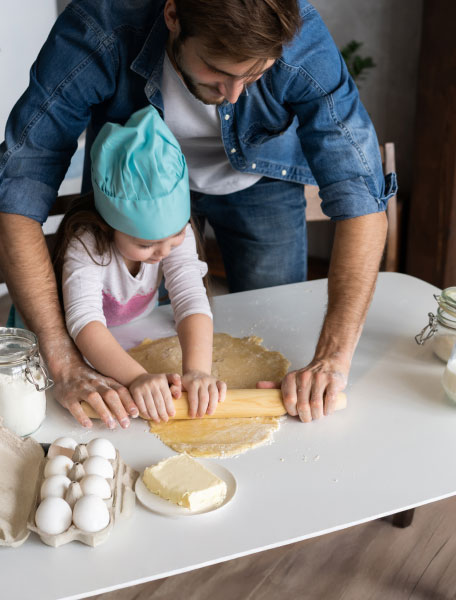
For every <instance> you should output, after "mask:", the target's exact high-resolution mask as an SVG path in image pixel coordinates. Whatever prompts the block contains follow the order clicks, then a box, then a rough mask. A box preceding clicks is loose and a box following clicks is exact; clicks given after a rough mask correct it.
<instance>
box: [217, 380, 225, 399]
mask: <svg viewBox="0 0 456 600" xmlns="http://www.w3.org/2000/svg"><path fill="white" fill-rule="evenodd" d="M217 389H218V392H219V398H218V401H219V402H224V401H225V398H226V383H225V382H224V381H217Z"/></svg>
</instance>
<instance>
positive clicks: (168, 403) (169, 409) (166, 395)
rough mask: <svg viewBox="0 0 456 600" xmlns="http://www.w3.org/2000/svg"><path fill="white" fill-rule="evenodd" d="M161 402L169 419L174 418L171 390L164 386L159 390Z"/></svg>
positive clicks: (174, 410)
mask: <svg viewBox="0 0 456 600" xmlns="http://www.w3.org/2000/svg"><path fill="white" fill-rule="evenodd" d="M161 392H162V396H163V401H164V403H165V410H166V414H167V416H169V417H174V415H175V414H176V409H175V408H174V402H173V396H172V394H171V388H169V387H168V386H164V387H163V388H162V390H161Z"/></svg>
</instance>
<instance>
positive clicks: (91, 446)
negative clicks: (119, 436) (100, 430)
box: [87, 438, 116, 460]
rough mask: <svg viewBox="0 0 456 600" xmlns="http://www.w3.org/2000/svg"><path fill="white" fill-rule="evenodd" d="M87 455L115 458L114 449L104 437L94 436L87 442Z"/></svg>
mask: <svg viewBox="0 0 456 600" xmlns="http://www.w3.org/2000/svg"><path fill="white" fill-rule="evenodd" d="M87 452H88V453H89V456H102V457H103V458H106V459H108V460H115V458H116V449H115V448H114V446H113V445H112V443H111V442H110V441H109V440H107V439H106V438H95V439H93V440H90V442H89V443H88V444H87Z"/></svg>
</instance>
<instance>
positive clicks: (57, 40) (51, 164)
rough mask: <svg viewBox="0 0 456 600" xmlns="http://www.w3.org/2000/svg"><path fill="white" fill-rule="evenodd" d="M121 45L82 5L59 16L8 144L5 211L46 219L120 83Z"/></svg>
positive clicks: (2, 191)
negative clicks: (95, 113) (94, 111)
mask: <svg viewBox="0 0 456 600" xmlns="http://www.w3.org/2000/svg"><path fill="white" fill-rule="evenodd" d="M115 79H116V76H115V66H114V61H113V49H112V47H111V46H110V45H109V44H108V43H107V42H106V39H104V38H103V33H102V32H100V31H99V30H97V31H95V30H94V29H93V28H91V27H90V26H89V23H88V22H87V20H85V19H84V18H83V14H82V13H81V11H80V10H79V9H78V6H77V5H75V6H73V5H70V6H69V7H68V8H67V9H66V10H65V11H64V12H63V13H62V15H61V16H60V17H59V19H58V20H57V21H56V23H55V25H54V27H53V29H52V31H51V33H50V35H49V37H48V39H47V41H46V43H45V44H44V46H43V48H42V49H41V51H40V53H39V55H38V58H37V60H36V61H35V63H34V64H33V66H32V68H31V71H30V82H29V86H28V88H27V90H26V91H25V92H24V94H23V95H22V97H21V98H20V99H19V101H18V102H17V103H16V105H15V106H14V108H13V110H12V112H11V114H10V117H9V119H8V121H7V125H6V130H5V140H4V142H3V143H2V144H1V145H0V212H7V213H15V214H20V215H24V216H27V217H30V218H32V219H34V220H36V221H39V222H40V223H43V222H44V221H45V220H46V218H47V215H48V213H49V210H50V207H51V206H52V204H53V202H54V200H55V198H56V196H57V191H58V189H59V187H60V184H61V182H62V180H63V178H64V176H65V173H66V171H67V169H68V167H69V164H70V161H71V157H72V155H73V154H74V152H75V151H76V149H77V140H78V137H79V136H80V134H81V133H82V132H83V131H84V129H85V128H86V126H87V124H88V122H89V119H90V115H91V112H90V109H91V106H92V105H93V104H97V103H100V102H102V101H103V99H104V98H106V97H109V96H110V95H111V94H112V93H113V90H114V89H115Z"/></svg>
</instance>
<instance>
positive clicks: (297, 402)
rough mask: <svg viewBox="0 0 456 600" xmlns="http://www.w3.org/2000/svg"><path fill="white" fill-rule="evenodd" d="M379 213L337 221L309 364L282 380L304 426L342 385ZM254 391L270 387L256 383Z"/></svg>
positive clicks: (371, 281)
mask: <svg viewBox="0 0 456 600" xmlns="http://www.w3.org/2000/svg"><path fill="white" fill-rule="evenodd" d="M386 229H387V221H386V216H385V213H383V212H379V213H373V214H369V215H364V216H362V217H356V218H354V219H347V220H345V221H339V222H338V223H337V227H336V235H335V238H334V245H333V251H332V255H331V265H330V269H329V277H328V309H327V312H326V316H325V319H324V322H323V326H322V329H321V333H320V337H319V340H318V343H317V347H316V349H315V355H314V358H313V359H312V361H311V362H310V363H309V364H308V365H307V366H306V367H304V368H302V369H299V370H297V371H292V372H291V373H288V375H286V376H285V378H284V379H283V381H282V386H281V387H282V396H283V403H284V405H285V408H286V409H287V411H288V413H289V414H290V415H293V416H296V415H299V418H300V419H301V421H303V422H304V423H308V422H310V421H312V420H313V419H319V418H320V417H321V416H323V415H329V414H331V413H332V412H333V411H334V408H335V403H336V396H337V394H338V392H341V391H342V390H343V389H344V388H345V386H346V385H347V380H348V373H349V371H350V365H351V361H352V357H353V354H354V352H355V348H356V345H357V343H358V340H359V337H360V335H361V330H362V327H363V324H364V320H365V318H366V314H367V309H368V308H369V304H370V302H371V300H372V296H373V293H374V288H375V281H376V279H377V274H378V267H379V264H380V259H381V257H382V253H383V248H384V245H385V238H386ZM257 387H258V388H267V387H275V385H274V384H273V383H272V382H270V381H260V382H258V384H257Z"/></svg>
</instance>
